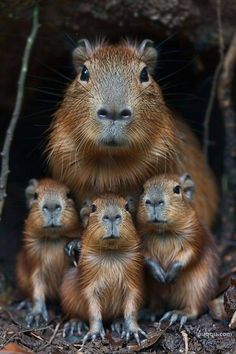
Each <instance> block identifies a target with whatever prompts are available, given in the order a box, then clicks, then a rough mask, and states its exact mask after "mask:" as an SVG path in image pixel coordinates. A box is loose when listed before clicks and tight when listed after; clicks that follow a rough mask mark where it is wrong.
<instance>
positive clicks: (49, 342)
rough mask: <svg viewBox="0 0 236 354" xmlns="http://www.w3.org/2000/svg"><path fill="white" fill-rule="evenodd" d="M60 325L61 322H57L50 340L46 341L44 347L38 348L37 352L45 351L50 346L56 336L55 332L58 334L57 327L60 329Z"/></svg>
mask: <svg viewBox="0 0 236 354" xmlns="http://www.w3.org/2000/svg"><path fill="white" fill-rule="evenodd" d="M61 323H62V322H58V324H57V325H56V327H55V329H54V331H53V334H52V336H51V338H50V339H49V341H48V342H47V343H46V344H45V345H43V346H42V347H40V348H38V350H37V352H39V351H42V350H44V349H46V348H47V347H49V346H50V345H51V344H52V342H53V340H54V338H55V337H56V335H57V332H58V330H59V327H60V325H61Z"/></svg>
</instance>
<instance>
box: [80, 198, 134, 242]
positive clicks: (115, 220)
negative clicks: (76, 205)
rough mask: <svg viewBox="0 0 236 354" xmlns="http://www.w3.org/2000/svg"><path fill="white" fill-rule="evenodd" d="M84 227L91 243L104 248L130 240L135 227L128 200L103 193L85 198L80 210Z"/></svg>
mask: <svg viewBox="0 0 236 354" xmlns="http://www.w3.org/2000/svg"><path fill="white" fill-rule="evenodd" d="M80 216H81V219H82V220H83V224H84V227H85V228H86V229H87V231H88V232H86V235H89V237H90V240H91V241H92V243H93V244H99V245H101V247H104V248H118V247H119V245H120V244H124V243H126V242H129V239H130V241H131V242H132V237H133V234H135V228H134V225H133V221H132V217H131V215H130V212H129V206H128V202H127V201H126V200H125V199H124V198H122V197H117V196H115V195H113V194H105V195H102V196H99V197H98V198H95V199H94V200H92V201H89V200H86V201H85V203H84V205H83V206H82V208H81V211H80Z"/></svg>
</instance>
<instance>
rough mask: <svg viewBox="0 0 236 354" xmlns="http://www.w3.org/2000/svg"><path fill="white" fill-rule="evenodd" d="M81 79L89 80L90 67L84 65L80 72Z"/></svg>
mask: <svg viewBox="0 0 236 354" xmlns="http://www.w3.org/2000/svg"><path fill="white" fill-rule="evenodd" d="M80 80H81V81H87V82H88V81H89V70H88V68H87V67H86V66H85V65H84V66H83V68H82V71H81V74H80Z"/></svg>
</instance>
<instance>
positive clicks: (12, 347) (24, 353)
mask: <svg viewBox="0 0 236 354" xmlns="http://www.w3.org/2000/svg"><path fill="white" fill-rule="evenodd" d="M0 353H2V354H15V353H18V354H19V353H20V354H34V353H33V352H31V351H30V350H29V349H28V348H26V347H22V346H20V345H18V344H16V343H9V344H7V345H6V346H5V347H4V348H3V349H2V350H0Z"/></svg>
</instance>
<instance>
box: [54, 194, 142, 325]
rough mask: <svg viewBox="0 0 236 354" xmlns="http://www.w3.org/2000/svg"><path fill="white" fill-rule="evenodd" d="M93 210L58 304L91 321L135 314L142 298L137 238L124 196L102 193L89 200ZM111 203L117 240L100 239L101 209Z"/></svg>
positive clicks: (71, 313)
mask: <svg viewBox="0 0 236 354" xmlns="http://www.w3.org/2000/svg"><path fill="white" fill-rule="evenodd" d="M93 203H94V204H95V205H96V206H97V211H96V212H94V213H92V214H90V216H89V220H88V226H87V228H86V229H85V231H84V233H83V235H82V248H81V255H80V259H79V264H78V268H76V269H72V270H70V271H69V272H68V273H67V274H66V275H65V279H64V281H63V284H62V288H61V299H62V307H63V310H64V312H65V313H66V314H67V315H68V316H69V317H71V318H79V319H80V320H84V321H87V322H90V327H91V322H92V320H93V319H94V318H96V319H99V320H102V319H103V320H104V321H107V320H112V319H114V318H118V317H120V316H125V317H127V316H129V315H132V316H133V317H134V318H136V317H137V312H138V309H139V307H140V305H141V302H142V297H143V292H142V263H143V258H142V256H141V253H140V240H139V237H138V235H137V233H136V231H135V228H134V225H133V223H132V219H131V216H130V214H129V212H127V211H126V210H125V204H126V202H125V200H124V199H123V198H119V197H116V196H114V195H103V196H101V197H99V198H97V199H95V200H94V201H93ZM109 203H113V204H114V203H115V204H116V205H118V206H119V208H120V210H121V215H122V224H121V229H120V238H119V240H109V241H108V240H106V241H105V240H103V239H102V238H103V236H104V227H103V226H102V225H101V222H100V219H101V213H102V211H103V208H104V206H105V205H108V204H109Z"/></svg>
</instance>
